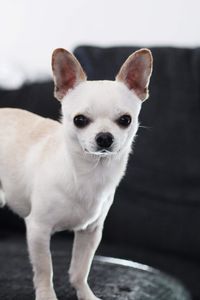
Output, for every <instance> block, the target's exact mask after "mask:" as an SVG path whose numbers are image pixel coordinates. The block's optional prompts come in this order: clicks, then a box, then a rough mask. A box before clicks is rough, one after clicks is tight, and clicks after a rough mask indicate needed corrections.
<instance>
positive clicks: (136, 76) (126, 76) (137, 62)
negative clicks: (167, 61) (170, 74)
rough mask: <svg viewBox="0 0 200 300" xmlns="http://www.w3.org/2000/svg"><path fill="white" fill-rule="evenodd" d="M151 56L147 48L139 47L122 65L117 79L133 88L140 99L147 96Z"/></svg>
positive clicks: (151, 62)
mask: <svg viewBox="0 0 200 300" xmlns="http://www.w3.org/2000/svg"><path fill="white" fill-rule="evenodd" d="M152 66H153V57H152V54H151V51H150V50H149V49H140V50H138V51H136V52H134V53H133V54H131V55H130V56H129V57H128V59H127V60H126V61H125V63H124V64H123V65H122V67H121V69H120V71H119V73H118V75H117V76H116V80H117V81H121V82H123V83H124V84H125V85H126V86H127V87H128V88H129V89H130V90H134V92H135V93H136V94H137V96H138V97H139V98H140V99H141V100H142V101H144V100H146V99H147V98H148V95H149V93H148V85H149V80H150V77H151V73H152Z"/></svg>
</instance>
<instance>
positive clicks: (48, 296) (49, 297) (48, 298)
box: [35, 290, 58, 300]
mask: <svg viewBox="0 0 200 300" xmlns="http://www.w3.org/2000/svg"><path fill="white" fill-rule="evenodd" d="M35 300H58V299H57V297H56V294H55V292H54V291H52V290H42V291H41V290H40V291H36V299H35Z"/></svg>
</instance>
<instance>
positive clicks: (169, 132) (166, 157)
mask: <svg viewBox="0 0 200 300" xmlns="http://www.w3.org/2000/svg"><path fill="white" fill-rule="evenodd" d="M136 49H138V48H135V47H115V48H99V47H89V46H85V47H83V46H82V47H78V48H77V49H75V51H74V53H75V55H76V57H77V58H78V59H79V61H80V63H81V64H82V66H83V68H84V69H85V71H86V73H87V75H88V79H90V80H93V79H95V80H98V79H114V76H115V75H116V74H117V72H118V70H119V68H120V66H121V64H122V63H123V61H124V60H125V59H126V58H127V56H128V55H129V54H130V53H132V52H133V51H135V50H136ZM151 50H152V53H153V57H154V71H153V76H152V80H151V84H150V98H149V100H148V101H146V102H145V103H144V104H143V109H142V111H141V114H140V123H141V127H140V129H139V132H138V137H137V139H136V142H135V145H134V153H133V155H131V157H130V160H129V165H128V171H127V174H126V177H125V178H124V179H123V181H122V183H121V184H120V187H119V188H118V190H117V193H116V197H115V202H114V205H113V206H112V208H111V210H110V213H109V215H108V218H107V220H106V224H105V230H104V237H103V241H102V244H101V246H100V247H99V250H98V253H99V254H103V255H107V256H114V257H120V258H128V259H132V260H135V261H138V262H141V263H145V264H149V265H151V266H154V267H156V268H159V269H161V270H162V271H165V272H167V273H169V274H171V275H173V276H175V277H177V278H179V279H180V280H181V281H182V282H183V283H184V284H185V286H186V287H187V288H188V289H189V290H190V291H191V293H192V295H193V299H194V300H200V48H196V49H177V48H166V47H164V48H159V47H156V48H151ZM0 106H1V107H4V106H10V107H21V108H25V109H27V110H30V111H33V112H35V113H38V114H41V115H43V116H45V117H50V118H54V119H58V118H59V116H60V113H59V110H60V106H59V103H58V102H57V101H56V100H55V99H53V83H52V82H44V83H34V84H26V85H24V86H23V87H22V88H20V89H19V90H15V91H6V90H0ZM20 232H21V234H20ZM13 235H15V237H14V238H13ZM20 235H21V236H24V225H23V222H22V221H21V220H19V218H18V217H16V216H14V215H13V214H12V213H11V212H9V210H8V209H6V208H4V209H2V210H0V245H3V247H2V249H4V251H2V253H1V246H0V255H1V258H0V262H1V261H2V262H4V263H5V261H6V259H7V258H6V253H7V252H6V249H10V247H14V248H15V249H16V251H19V247H20V246H19V245H21V244H20V243H19V240H20V239H21V237H20ZM16 236H17V237H16ZM63 239H69V240H71V236H69V235H66V234H61V235H59V236H58V237H57V239H56V241H57V242H56V241H55V243H58V244H59V241H58V240H63ZM61 244H62V243H61ZM5 245H6V246H5ZM70 246H71V243H70ZM17 249H18V250H17ZM2 256H3V257H2ZM10 258H11V257H10ZM10 264H11V263H10ZM11 267H12V264H11ZM1 272H3V271H1V269H0V278H1ZM1 288H3V287H1V282H0V291H1ZM5 299H7V298H5ZM8 299H10V298H8ZM12 299H14V298H12ZM16 299H17V298H16ZM21 300H23V299H21ZM169 300H170V299H169Z"/></svg>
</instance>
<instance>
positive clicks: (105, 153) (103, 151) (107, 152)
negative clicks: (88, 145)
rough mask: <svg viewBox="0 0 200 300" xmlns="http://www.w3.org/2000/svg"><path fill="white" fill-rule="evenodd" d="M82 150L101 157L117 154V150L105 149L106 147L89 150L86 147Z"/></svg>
mask: <svg viewBox="0 0 200 300" xmlns="http://www.w3.org/2000/svg"><path fill="white" fill-rule="evenodd" d="M84 151H85V153H87V154H91V155H96V156H101V157H105V156H110V155H115V154H117V152H114V151H111V150H107V149H100V150H97V151H89V150H88V149H84Z"/></svg>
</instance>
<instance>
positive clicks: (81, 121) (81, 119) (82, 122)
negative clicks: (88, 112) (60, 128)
mask: <svg viewBox="0 0 200 300" xmlns="http://www.w3.org/2000/svg"><path fill="white" fill-rule="evenodd" d="M89 123H90V119H88V118H87V117H85V116H84V115H78V116H75V117H74V124H75V125H76V127H78V128H83V127H85V126H87V125H88V124H89Z"/></svg>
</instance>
